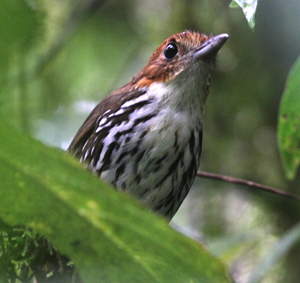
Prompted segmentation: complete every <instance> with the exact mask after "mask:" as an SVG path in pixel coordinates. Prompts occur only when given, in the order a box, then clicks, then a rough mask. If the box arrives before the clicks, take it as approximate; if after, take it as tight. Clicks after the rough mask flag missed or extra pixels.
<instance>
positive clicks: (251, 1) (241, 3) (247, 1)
mask: <svg viewBox="0 0 300 283" xmlns="http://www.w3.org/2000/svg"><path fill="white" fill-rule="evenodd" d="M229 6H230V7H231V8H236V7H241V8H242V10H243V12H244V15H245V17H246V19H247V21H248V24H249V27H250V28H251V29H252V30H254V27H255V12H256V7H257V0H232V2H231V3H230V5H229Z"/></svg>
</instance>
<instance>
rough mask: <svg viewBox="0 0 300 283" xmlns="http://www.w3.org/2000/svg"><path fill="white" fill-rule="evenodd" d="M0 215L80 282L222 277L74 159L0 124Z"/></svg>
mask: <svg viewBox="0 0 300 283" xmlns="http://www.w3.org/2000/svg"><path fill="white" fill-rule="evenodd" d="M0 139H1V147H0V160H1V169H0V180H1V181H0V184H1V186H0V206H1V211H0V218H1V219H2V220H3V221H5V222H6V223H8V224H10V225H18V224H23V225H29V226H31V227H32V228H33V229H36V230H37V231H38V232H40V233H41V234H43V235H45V236H46V237H47V238H48V239H49V240H51V241H52V242H53V243H54V244H55V246H56V247H57V248H58V249H59V250H60V252H61V253H64V254H66V255H68V256H69V257H71V258H72V260H73V261H74V262H75V264H76V266H77V267H78V269H79V272H80V274H81V276H82V278H83V279H84V281H85V282H202V283H203V282H222V283H223V282H230V279H229V276H228V274H227V272H226V268H225V267H224V266H223V264H222V263H221V262H220V261H218V260H217V259H215V258H214V257H213V256H211V255H210V254H208V252H206V251H205V250H204V249H203V248H202V247H201V246H200V245H199V244H198V243H196V242H194V241H193V240H191V239H189V238H187V237H185V236H182V235H181V234H179V233H177V232H175V231H173V230H172V229H171V228H170V227H169V226H168V225H167V223H166V222H165V221H164V220H163V219H160V218H158V217H156V216H155V215H153V214H152V213H150V212H149V211H148V210H147V209H145V208H142V207H141V206H140V204H139V203H138V202H137V201H135V200H132V199H131V198H130V197H129V196H128V195H126V194H121V193H118V192H116V191H115V190H112V189H111V188H110V187H109V186H108V185H106V184H104V183H103V182H101V181H99V180H98V179H97V178H96V177H94V176H92V174H90V173H89V172H88V171H86V170H84V169H82V166H80V164H78V161H77V160H74V159H73V158H72V157H70V156H68V155H67V154H65V153H62V152H60V151H58V150H55V149H50V148H47V147H46V146H44V145H42V144H41V143H39V142H37V141H35V140H34V139H32V138H30V137H28V136H25V135H21V134H19V133H17V132H15V131H13V130H12V129H9V128H7V127H6V126H3V125H0Z"/></svg>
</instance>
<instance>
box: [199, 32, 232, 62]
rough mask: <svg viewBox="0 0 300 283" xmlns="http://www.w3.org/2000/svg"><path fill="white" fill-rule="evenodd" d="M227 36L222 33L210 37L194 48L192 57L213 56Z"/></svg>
mask: <svg viewBox="0 0 300 283" xmlns="http://www.w3.org/2000/svg"><path fill="white" fill-rule="evenodd" d="M228 37H229V35H228V34H226V33H222V34H219V35H217V36H214V37H212V38H210V39H209V40H207V41H206V42H204V43H203V44H202V45H201V46H200V47H199V48H197V49H196V50H195V53H194V54H193V59H207V58H213V57H215V56H216V55H217V53H218V52H219V50H220V49H221V48H222V46H223V45H224V43H225V42H226V40H227V39H228Z"/></svg>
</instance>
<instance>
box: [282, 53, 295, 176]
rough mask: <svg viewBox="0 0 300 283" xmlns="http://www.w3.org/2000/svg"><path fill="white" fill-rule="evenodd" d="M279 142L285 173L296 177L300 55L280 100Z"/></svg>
mask: <svg viewBox="0 0 300 283" xmlns="http://www.w3.org/2000/svg"><path fill="white" fill-rule="evenodd" d="M278 143H279V150H280V154H281V158H282V162H283V167H284V171H285V174H286V176H287V177H288V178H289V179H294V177H295V174H296V171H297V169H298V167H299V163H300V146H299V145H300V57H299V58H298V60H297V62H296V63H295V65H294V67H293V68H292V70H291V71H290V74H289V77H288V80H287V83H286V88H285V91H284V93H283V96H282V99H281V102H280V110H279V123H278Z"/></svg>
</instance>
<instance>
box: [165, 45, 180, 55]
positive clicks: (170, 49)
mask: <svg viewBox="0 0 300 283" xmlns="http://www.w3.org/2000/svg"><path fill="white" fill-rule="evenodd" d="M177 53H178V47H177V45H176V44H175V43H169V44H168V45H167V47H166V48H165V50H164V55H165V57H166V58H167V59H172V58H174V57H175V56H176V54H177Z"/></svg>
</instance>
